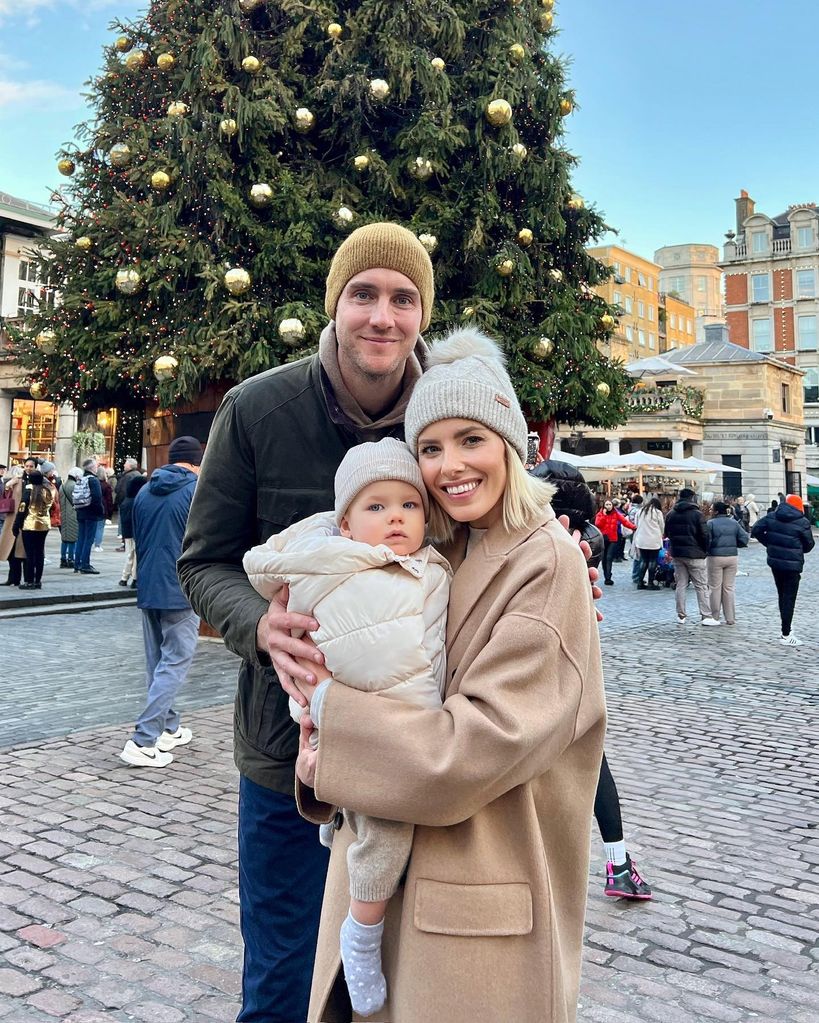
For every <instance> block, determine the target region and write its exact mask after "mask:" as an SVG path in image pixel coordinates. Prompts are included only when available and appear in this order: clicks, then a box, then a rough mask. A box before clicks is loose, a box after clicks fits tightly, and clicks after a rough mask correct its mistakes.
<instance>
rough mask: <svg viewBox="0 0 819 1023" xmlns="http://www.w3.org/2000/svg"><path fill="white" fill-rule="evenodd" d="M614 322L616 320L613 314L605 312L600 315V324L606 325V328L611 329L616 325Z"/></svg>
mask: <svg viewBox="0 0 819 1023" xmlns="http://www.w3.org/2000/svg"><path fill="white" fill-rule="evenodd" d="M614 322H615V321H614V317H613V316H611V315H610V314H609V313H603V315H602V316H601V317H600V325H601V326H603V327H605V328H606V330H611V328H612V327H613V326H614Z"/></svg>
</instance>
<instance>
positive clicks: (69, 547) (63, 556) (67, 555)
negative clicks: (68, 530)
mask: <svg viewBox="0 0 819 1023" xmlns="http://www.w3.org/2000/svg"><path fill="white" fill-rule="evenodd" d="M75 545H76V541H75V540H71V541H67V540H62V541H61V542H60V561H73V560H74V547H75Z"/></svg>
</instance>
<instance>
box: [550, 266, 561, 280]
mask: <svg viewBox="0 0 819 1023" xmlns="http://www.w3.org/2000/svg"><path fill="white" fill-rule="evenodd" d="M549 276H550V277H551V278H552V280H553V281H562V280H563V271H562V270H558V269H557V268H555V269H554V270H550V271H549Z"/></svg>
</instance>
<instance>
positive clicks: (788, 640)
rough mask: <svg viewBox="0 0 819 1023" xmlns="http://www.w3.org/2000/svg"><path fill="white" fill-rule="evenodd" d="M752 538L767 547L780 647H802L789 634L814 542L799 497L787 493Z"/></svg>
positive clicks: (754, 531) (757, 527)
mask: <svg viewBox="0 0 819 1023" xmlns="http://www.w3.org/2000/svg"><path fill="white" fill-rule="evenodd" d="M753 536H754V539H756V540H759V542H760V543H761V544H762V545H763V546H764V547H767V548H768V550H767V555H768V559H767V560H768V568H770V570H771V575H772V576H773V579H774V583H775V585H776V592H777V595H778V597H779V619H780V623H781V625H782V635H781V636H780V637H779V642H780V643H781V644H782V645H783V646H802V645H803V643H802V640H801V639H797V638H796V636H794V634H793V633H792V632H791V624H792V622H793V611H794V608H795V607H796V595H797V593H798V592H799V581H800V579H801V577H802V569H803V568H804V567H805V555H806V554H807V553H808V552H809V551H812V550H813V548H814V544H815V540H814V539H813V532H812V530H811V528H810V523H809V522H808V520H807V518H806V517H805V505H804V503H803V502H802V498H801V497H800V496H799V494H788V496H787V497H786V498H785V500H784V502H783V503H782V504H780V505H778V506H777V507H776V509H775V510H774V511H772V512H769V513H768V514H767V515H766V516H765V517H764V518H762V519H760V520H759V521H758V522H757V524H756V525H755V526H754V528H753Z"/></svg>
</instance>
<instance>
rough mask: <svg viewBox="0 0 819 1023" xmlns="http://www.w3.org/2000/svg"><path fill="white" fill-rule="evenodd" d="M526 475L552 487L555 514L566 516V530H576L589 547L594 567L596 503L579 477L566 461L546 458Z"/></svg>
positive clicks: (598, 556) (599, 538)
mask: <svg viewBox="0 0 819 1023" xmlns="http://www.w3.org/2000/svg"><path fill="white" fill-rule="evenodd" d="M530 475H532V476H536V477H537V478H538V479H542V480H546V481H548V482H549V483H551V484H552V485H553V486H554V487H555V495H554V497H553V498H552V508H554V512H555V515H557V516H560V515H566V516H567V517H568V519H569V528H570V529H577V530H579V531H580V537H581V539H582V540H585V541H586V542H587V543H588V545H589V547H590V548H591V557H590V558H589V565H591V567H592V568H597V566H598V565H599V564H600V562H601V560H602V558H603V547H604V543H603V534H602V533H601V532H600V530H599V529H598V528H597V526H595V524H594V522H593V519H594V515H595V511H596V502H595V500H594V496H593V494H592V492H591V490H589V488H588V485H587V483H586V480H585V478H584V477H583V474H582V473H581V472H580V470H579V469H578V468H577V467H576V466H574V465H570V464H569V462H561V461H560V459H559V458H549V459H545V460H544V461H542V462H541V463H540V465H536V466H535V468H534V469H532V470H531V471H530Z"/></svg>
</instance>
